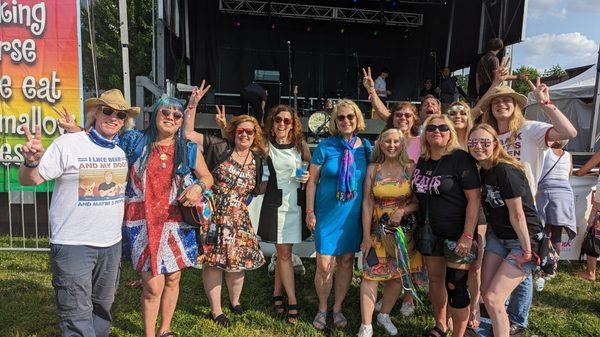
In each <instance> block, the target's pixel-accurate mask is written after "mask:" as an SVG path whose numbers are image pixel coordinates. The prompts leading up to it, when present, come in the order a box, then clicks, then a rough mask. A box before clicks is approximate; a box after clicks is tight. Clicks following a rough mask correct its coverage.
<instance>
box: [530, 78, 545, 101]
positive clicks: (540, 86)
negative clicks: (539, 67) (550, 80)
mask: <svg viewBox="0 0 600 337" xmlns="http://www.w3.org/2000/svg"><path fill="white" fill-rule="evenodd" d="M527 82H528V83H529V88H530V89H531V91H533V95H534V96H535V100H536V101H537V102H538V104H542V105H546V104H548V103H549V102H550V93H549V92H548V86H547V85H545V84H544V83H542V79H541V78H540V77H538V78H537V80H536V84H535V85H534V84H533V82H531V80H527Z"/></svg>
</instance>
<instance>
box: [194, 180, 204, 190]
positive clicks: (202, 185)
mask: <svg viewBox="0 0 600 337" xmlns="http://www.w3.org/2000/svg"><path fill="white" fill-rule="evenodd" d="M196 185H198V186H200V190H201V191H202V192H204V191H206V184H204V183H203V182H201V181H198V182H197V183H196Z"/></svg>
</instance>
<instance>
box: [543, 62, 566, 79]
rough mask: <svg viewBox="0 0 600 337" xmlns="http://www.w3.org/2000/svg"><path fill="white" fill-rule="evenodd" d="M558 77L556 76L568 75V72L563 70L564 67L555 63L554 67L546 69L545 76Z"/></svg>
mask: <svg viewBox="0 0 600 337" xmlns="http://www.w3.org/2000/svg"><path fill="white" fill-rule="evenodd" d="M551 76H552V77H556V78H561V77H563V76H567V72H566V71H564V70H563V68H562V67H561V66H560V65H558V64H556V65H553V66H552V67H550V68H548V69H546V70H544V75H543V77H551Z"/></svg>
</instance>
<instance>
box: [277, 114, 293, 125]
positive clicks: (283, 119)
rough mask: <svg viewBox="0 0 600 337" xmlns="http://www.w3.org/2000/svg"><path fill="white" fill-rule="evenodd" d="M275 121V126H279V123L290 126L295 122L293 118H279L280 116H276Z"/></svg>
mask: <svg viewBox="0 0 600 337" xmlns="http://www.w3.org/2000/svg"><path fill="white" fill-rule="evenodd" d="M273 120H274V121H275V124H279V123H281V122H283V124H285V125H290V124H292V123H293V122H294V121H293V120H292V119H291V118H287V117H279V116H275V118H273Z"/></svg>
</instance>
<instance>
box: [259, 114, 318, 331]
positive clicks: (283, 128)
mask: <svg viewBox="0 0 600 337" xmlns="http://www.w3.org/2000/svg"><path fill="white" fill-rule="evenodd" d="M264 133H265V134H266V135H267V140H268V144H266V146H265V147H267V148H268V157H267V159H266V164H267V166H268V171H269V178H268V180H267V186H266V191H265V195H264V199H263V203H262V208H261V212H260V218H259V219H260V220H259V226H258V235H259V236H260V238H261V240H262V241H263V242H272V243H274V244H275V247H276V250H277V260H276V261H277V263H276V266H275V286H274V289H273V305H274V307H275V312H276V313H277V314H283V313H284V306H283V301H284V299H283V296H282V290H283V289H285V292H286V294H287V303H288V305H287V321H288V322H290V323H296V322H297V320H298V306H297V304H298V302H297V300H296V292H295V286H294V268H293V265H292V246H293V244H295V243H300V242H302V241H303V240H304V239H306V238H307V237H308V235H309V234H310V233H309V232H308V230H307V228H306V226H304V223H303V220H304V219H303V218H304V217H303V214H304V208H305V207H304V205H305V191H304V189H303V184H304V183H306V181H308V178H309V174H308V167H304V174H301V173H302V172H300V171H299V172H296V171H297V169H302V162H303V161H304V162H308V161H310V151H309V149H308V145H307V144H306V142H305V141H304V135H303V133H302V124H301V122H300V119H299V118H298V114H297V113H296V111H295V110H294V109H293V108H292V107H290V106H287V105H278V106H276V107H274V108H273V109H271V111H270V113H269V116H268V117H267V120H266V121H265V130H264ZM297 173H298V174H297ZM282 288H283V289H282Z"/></svg>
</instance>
